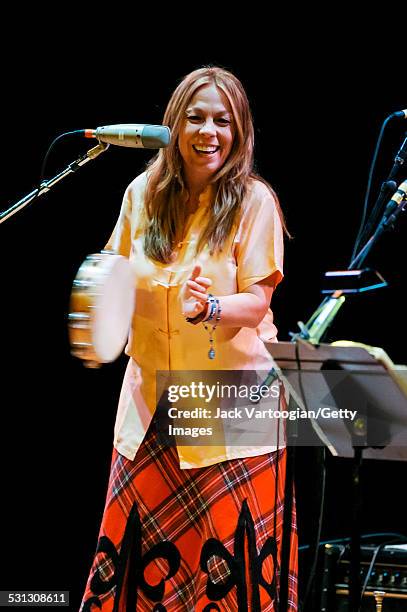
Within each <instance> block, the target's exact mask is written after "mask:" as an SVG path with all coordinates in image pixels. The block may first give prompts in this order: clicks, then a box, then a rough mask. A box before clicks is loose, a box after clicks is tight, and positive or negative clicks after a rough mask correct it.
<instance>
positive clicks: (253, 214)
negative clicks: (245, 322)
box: [106, 173, 283, 468]
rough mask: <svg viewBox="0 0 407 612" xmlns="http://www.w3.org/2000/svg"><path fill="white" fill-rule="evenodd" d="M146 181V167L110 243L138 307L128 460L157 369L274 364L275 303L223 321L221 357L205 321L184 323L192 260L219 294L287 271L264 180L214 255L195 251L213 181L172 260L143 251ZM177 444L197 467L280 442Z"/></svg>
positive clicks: (120, 421) (124, 405)
mask: <svg viewBox="0 0 407 612" xmlns="http://www.w3.org/2000/svg"><path fill="white" fill-rule="evenodd" d="M146 182H147V175H146V173H143V174H141V175H139V176H138V177H136V178H135V179H134V180H133V181H132V183H131V184H130V185H129V187H128V188H127V190H126V192H125V195H124V198H123V203H122V207H121V211H120V215H119V219H118V221H117V224H116V227H115V229H114V231H113V234H112V236H111V238H110V240H109V242H108V245H107V246H106V248H109V249H112V250H114V251H115V252H117V253H119V254H121V255H124V256H125V257H128V258H129V260H130V262H131V263H132V265H133V266H134V278H135V286H136V293H135V309H134V314H133V319H132V324H131V330H130V334H129V339H128V343H127V346H126V349H125V352H126V354H127V355H129V357H130V360H129V363H128V366H127V369H126V373H125V376H124V380H123V385H122V390H121V394H120V399H119V406H118V412H117V418H116V424H115V432H114V446H115V448H116V449H117V450H118V451H119V452H120V453H121V454H122V455H124V456H125V457H127V458H128V459H130V460H133V459H134V457H135V455H136V452H137V449H138V448H139V446H140V444H141V442H142V440H143V438H144V435H145V433H146V431H147V429H148V426H149V424H150V422H151V419H152V416H153V414H154V411H155V408H156V372H157V371H158V370H161V371H168V370H184V371H185V370H235V369H237V370H257V371H258V370H264V371H269V370H270V369H271V368H272V367H273V365H274V361H273V359H272V357H271V355H270V353H269V351H268V350H267V348H266V346H265V344H264V341H268V342H273V341H274V342H276V341H277V338H276V335H277V329H276V327H275V325H274V323H273V314H272V312H271V310H270V309H269V310H268V312H267V314H266V316H265V318H264V319H263V321H262V322H261V324H260V325H259V327H258V328H256V329H251V328H247V327H242V328H230V327H221V326H220V327H218V328H217V329H216V331H215V332H214V345H215V351H216V357H215V359H213V360H210V359H209V358H208V348H209V338H208V332H207V331H206V330H205V329H204V327H203V325H202V324H199V325H191V324H190V323H187V322H186V320H185V317H184V316H183V315H182V307H181V300H180V291H181V288H182V286H183V284H184V283H185V281H186V280H187V279H188V277H189V276H190V274H191V271H192V269H193V267H194V265H195V264H196V263H200V264H201V265H202V276H206V277H209V278H210V279H211V280H212V286H211V288H210V292H211V293H212V294H213V295H215V296H217V295H218V296H225V295H231V294H235V293H241V292H244V291H245V290H246V289H247V288H248V287H250V286H251V285H253V284H255V283H258V282H259V281H261V280H262V279H265V278H267V277H269V276H270V275H272V274H274V275H275V284H276V285H277V284H278V283H279V282H280V281H281V279H282V277H283V231H282V227H281V222H280V218H279V215H278V212H277V209H276V206H275V202H274V199H273V196H272V194H271V193H270V191H269V189H268V188H267V187H266V186H265V185H264V184H263V183H262V182H261V181H258V180H255V179H252V180H251V181H250V185H249V188H248V191H247V194H246V196H245V198H244V201H243V203H242V212H241V216H240V221H239V223H238V226H237V227H236V229H235V231H234V232H233V233H232V235H231V236H230V239H229V240H228V241H227V242H226V244H225V246H224V248H223V250H222V252H221V253H219V254H216V255H212V256H211V255H210V253H209V251H208V248H207V247H205V248H204V249H203V251H202V252H201V253H199V254H198V256H196V255H195V247H196V244H197V241H198V238H199V235H200V232H201V231H202V229H203V228H204V227H205V214H206V212H207V208H208V207H209V206H211V202H212V198H213V188H212V186H209V187H208V188H207V189H206V190H205V191H204V192H203V193H202V194H201V196H200V199H199V205H198V209H197V210H196V212H195V213H193V214H192V215H190V216H189V218H188V221H187V227H186V231H185V234H184V239H183V241H182V242H181V243H179V244H178V246H177V249H176V251H175V254H174V259H173V261H172V262H171V263H168V264H167V263H166V264H162V263H159V262H156V261H152V260H151V259H149V258H147V257H146V256H145V255H144V251H143V229H142V223H141V213H142V210H143V206H144V192H145V187H146ZM270 441H272V440H271V438H270ZM279 446H282V444H279ZM177 448H178V455H179V458H180V466H181V468H195V467H203V466H206V465H212V464H214V463H219V462H221V461H225V460H227V459H232V458H238V457H249V456H256V455H261V454H264V453H268V452H271V451H274V450H276V445H275V444H271V445H267V446H264V445H263V446H256V445H251V446H236V445H233V446H227V445H223V446H187V447H186V446H178V447H177Z"/></svg>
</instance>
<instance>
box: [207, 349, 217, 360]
mask: <svg viewBox="0 0 407 612" xmlns="http://www.w3.org/2000/svg"><path fill="white" fill-rule="evenodd" d="M208 357H209V359H215V351H214V350H213V348H211V349H209V351H208Z"/></svg>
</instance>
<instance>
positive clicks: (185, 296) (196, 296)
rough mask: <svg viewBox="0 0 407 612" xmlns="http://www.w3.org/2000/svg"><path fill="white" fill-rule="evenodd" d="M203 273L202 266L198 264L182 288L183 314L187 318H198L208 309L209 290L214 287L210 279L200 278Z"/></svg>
mask: <svg viewBox="0 0 407 612" xmlns="http://www.w3.org/2000/svg"><path fill="white" fill-rule="evenodd" d="M201 272H202V266H201V265H200V264H196V265H195V266H194V269H193V270H192V273H191V276H190V277H189V279H188V280H187V281H186V283H185V284H184V286H183V288H182V291H181V300H182V314H183V315H184V316H186V317H191V318H193V317H196V316H198V315H199V314H200V313H201V312H202V311H203V310H205V309H206V308H207V299H208V294H207V289H208V288H209V287H210V286H211V285H212V281H211V279H210V278H206V277H205V276H200V274H201Z"/></svg>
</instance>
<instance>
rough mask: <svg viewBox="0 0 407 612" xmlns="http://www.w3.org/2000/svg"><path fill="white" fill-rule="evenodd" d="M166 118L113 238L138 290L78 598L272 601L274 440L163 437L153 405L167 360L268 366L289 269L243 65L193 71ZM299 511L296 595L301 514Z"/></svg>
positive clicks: (192, 606)
mask: <svg viewBox="0 0 407 612" xmlns="http://www.w3.org/2000/svg"><path fill="white" fill-rule="evenodd" d="M163 123H164V124H165V125H168V126H169V127H170V128H171V131H172V139H171V143H170V145H169V147H168V148H166V149H162V150H160V152H159V153H158V155H157V156H156V157H155V158H154V159H153V160H152V162H150V164H149V166H148V168H147V172H145V173H143V174H142V175H140V176H138V177H137V178H136V179H135V180H134V181H133V182H132V183H131V184H130V185H129V187H128V189H127V191H126V193H125V196H124V200H123V204H122V208H121V212H120V216H119V220H118V222H117V225H116V228H115V230H114V232H113V235H112V237H111V239H110V241H109V243H108V248H110V249H113V250H114V251H116V252H118V253H120V254H122V255H125V256H126V257H129V258H130V261H131V262H132V263H133V264H134V269H135V277H136V301H135V311H134V316H133V322H132V329H131V333H130V336H129V341H128V345H127V347H126V353H127V354H128V355H129V356H130V360H129V364H128V367H127V370H126V374H125V377H124V381H123V387H122V392H121V396H120V400H119V408H118V414H117V419H116V425H115V436H114V451H113V459H112V467H111V476H110V482H109V488H108V494H107V502H106V507H105V513H104V518H103V522H102V526H101V530H100V538H99V542H98V548H97V552H96V557H95V560H94V563H93V567H92V570H91V574H90V577H89V581H88V584H87V587H86V592H85V596H84V600H83V605H82V610H96V609H102V610H104V611H107V610H129V611H130V610H137V611H138V610H168V611H176V610H185V611H192V610H205V611H208V610H233V611H235V610H246V609H250V610H276V609H277V608H276V606H277V603H276V602H277V601H278V597H279V584H280V564H281V545H282V518H283V507H284V473H285V450H284V449H282V448H281V444H280V442H279V439H278V438H277V442H276V440H274V439H272V440H270V441H271V442H273V443H272V444H270V441H269V443H268V445H267V444H266V445H265V444H263V445H259V444H253V443H249V442H245V444H244V445H242V444H240V445H237V444H227V443H226V437H225V435H223V434H222V435H221V436H218V437H217V438H216V442H215V443H213V444H211V443H206V444H205V443H204V444H202V441H201V443H197V444H195V442H194V445H192V444H189V443H185V438H183V439H182V443H180V441H179V440H178V444H177V445H176V446H174V445H167V444H164V443H163V442H162V440H159V439H158V438H157V430H156V427H155V421H156V418H153V415H154V413H155V409H156V405H157V399H156V397H159V396H160V395H161V393H160V392H158V390H157V385H156V373H157V372H158V371H170V372H174V371H175V372H184V373H185V372H188V371H191V370H193V371H209V370H210V371H220V370H228V371H240V372H241V371H245V370H250V371H263V370H264V371H266V372H268V371H269V370H270V369H271V367H272V365H273V362H272V359H271V357H270V354H269V352H268V350H267V348H266V347H265V345H264V342H263V340H268V341H273V340H274V341H275V340H276V328H275V327H274V325H273V318H272V313H271V310H270V309H269V304H270V300H271V296H272V293H273V290H274V289H275V287H276V286H277V285H278V283H279V282H280V281H281V279H282V257H283V226H284V222H283V219H282V214H281V211H280V208H279V204H278V201H277V198H276V196H275V194H274V193H273V191H272V189H271V188H270V187H269V186H268V185H267V183H266V182H265V181H264V180H262V179H260V178H259V177H257V176H256V175H255V174H254V173H253V125H252V119H251V114H250V109H249V104H248V101H247V97H246V94H245V92H244V89H243V87H242V85H241V83H240V82H239V81H238V79H237V78H236V77H235V76H234V75H232V74H231V73H230V72H228V71H226V70H223V69H221V68H217V67H211V68H201V69H199V70H195V71H194V72H192V73H190V74H189V75H187V76H186V77H185V78H184V79H183V81H182V82H181V83H180V84H179V86H178V87H177V88H176V90H175V91H174V93H173V95H172V97H171V99H170V101H169V104H168V107H167V110H166V113H165V115H164V119H163ZM185 376H186V377H187V376H188V375H187V374H185ZM157 380H158V379H157ZM218 433H219V432H218ZM221 433H222V432H221ZM279 446H280V448H278V447H279ZM291 526H292V533H291V550H290V572H289V577H288V601H289V610H296V609H297V576H296V563H297V559H296V532H295V516H294V514H293V517H292V521H291Z"/></svg>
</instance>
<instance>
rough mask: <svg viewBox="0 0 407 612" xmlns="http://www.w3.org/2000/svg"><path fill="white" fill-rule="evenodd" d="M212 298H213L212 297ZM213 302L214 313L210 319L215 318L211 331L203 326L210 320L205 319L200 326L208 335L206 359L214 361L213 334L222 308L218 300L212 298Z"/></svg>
mask: <svg viewBox="0 0 407 612" xmlns="http://www.w3.org/2000/svg"><path fill="white" fill-rule="evenodd" d="M212 297H213V296H212ZM214 302H215V309H214V312H213V314H212V317H211V318H213V317H216V319H215V324H214V325H212V329H209V328H208V326H207V325H205V322H206V321H209V320H210V319H209V318H208V319H205V321H202V325H203V326H204V328H205V329H206V331H207V332H208V333H209V351H208V357H209V359H215V349H214V348H213V342H214V341H213V332H214V331H215V329H216V327H217V325H218V323H219V321H220V318H221V313H222V308H221V305H220V303H219V300H218V299H217V298H214Z"/></svg>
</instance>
